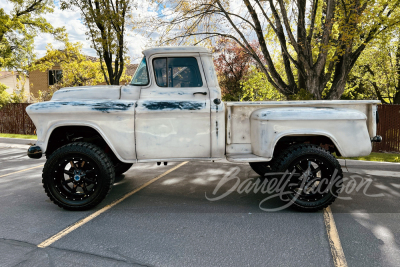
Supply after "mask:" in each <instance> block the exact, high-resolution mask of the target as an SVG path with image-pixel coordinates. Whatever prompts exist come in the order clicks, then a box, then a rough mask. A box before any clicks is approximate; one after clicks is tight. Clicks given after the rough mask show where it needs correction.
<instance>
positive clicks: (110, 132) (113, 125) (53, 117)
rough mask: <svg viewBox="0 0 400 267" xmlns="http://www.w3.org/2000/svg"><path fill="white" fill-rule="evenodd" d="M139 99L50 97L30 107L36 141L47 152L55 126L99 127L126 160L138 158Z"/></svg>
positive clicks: (110, 145)
mask: <svg viewBox="0 0 400 267" xmlns="http://www.w3.org/2000/svg"><path fill="white" fill-rule="evenodd" d="M135 102H136V101H123V100H119V101H104V100H100V101H68V102H67V101H65V102H61V101H59V102H58V101H49V102H41V103H36V104H33V105H30V106H28V107H27V109H26V111H27V113H28V114H29V116H30V117H31V119H32V121H33V123H34V124H35V126H36V129H37V131H36V132H37V137H38V140H37V142H36V145H37V146H39V147H40V148H41V150H42V151H43V152H46V149H47V146H48V142H49V139H50V136H51V133H52V132H53V130H55V129H56V128H58V127H61V126H88V127H91V128H93V129H94V130H96V131H97V132H98V133H99V134H100V135H101V136H102V138H103V139H104V141H105V142H106V143H107V144H108V146H109V147H110V148H111V150H112V151H113V152H114V154H115V155H116V156H117V158H118V159H119V160H121V161H122V162H135V161H136V151H135V128H134V127H135V123H134V120H135Z"/></svg>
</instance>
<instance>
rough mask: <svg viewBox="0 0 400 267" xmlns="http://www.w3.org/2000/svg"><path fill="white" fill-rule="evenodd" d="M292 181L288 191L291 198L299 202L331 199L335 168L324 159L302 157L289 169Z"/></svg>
mask: <svg viewBox="0 0 400 267" xmlns="http://www.w3.org/2000/svg"><path fill="white" fill-rule="evenodd" d="M288 171H289V177H290V181H289V183H288V186H287V189H288V190H289V191H290V192H291V193H290V194H289V196H290V198H291V199H293V198H296V199H297V200H298V201H304V202H314V201H319V200H322V199H324V198H326V197H329V192H330V191H331V190H332V182H333V181H334V174H335V167H334V165H333V164H332V163H331V162H329V161H328V160H326V159H324V158H319V157H307V156H306V157H302V158H299V159H297V160H295V161H293V162H292V163H291V164H290V165H289V167H288Z"/></svg>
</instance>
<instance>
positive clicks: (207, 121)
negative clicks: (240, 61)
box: [26, 47, 381, 211]
mask: <svg viewBox="0 0 400 267" xmlns="http://www.w3.org/2000/svg"><path fill="white" fill-rule="evenodd" d="M143 54H144V57H143V59H142V61H141V63H140V64H139V66H138V68H137V70H136V72H135V74H134V77H133V79H132V81H131V83H130V84H128V85H124V86H103V85H102V86H90V87H89V86H88V87H85V86H83V87H73V88H63V89H61V90H59V91H57V92H55V93H54V95H53V97H52V99H51V101H47V102H40V103H36V104H32V105H30V106H28V107H27V109H26V111H27V113H28V114H29V116H30V117H31V119H32V121H33V122H34V124H35V126H36V128H37V142H36V144H35V145H33V146H31V147H30V148H29V150H28V156H29V157H31V158H40V157H41V156H42V154H45V155H46V157H47V161H46V164H45V166H44V168H43V180H42V182H43V187H44V189H45V192H46V193H47V195H48V197H49V198H50V199H51V200H52V201H53V202H54V203H55V204H57V205H58V206H60V207H62V208H65V209H69V210H85V209H90V208H92V207H94V206H96V205H97V204H99V203H100V202H101V201H102V200H103V199H104V198H105V197H106V196H107V194H108V193H109V192H110V190H111V188H112V186H113V183H114V178H115V176H116V175H121V174H122V173H124V172H126V171H127V170H128V169H129V168H130V167H131V166H132V164H134V163H142V162H157V164H158V165H160V164H161V162H164V164H166V163H167V162H179V161H210V162H214V161H223V160H228V161H230V162H234V163H249V164H250V166H251V168H252V169H253V170H254V171H255V172H257V173H258V174H259V175H261V176H264V175H266V174H269V173H281V174H282V173H285V172H287V174H289V175H286V176H282V177H283V178H282V179H290V183H287V184H288V186H287V188H286V189H287V190H289V192H290V194H288V196H289V197H288V199H287V201H293V205H294V206H295V207H297V208H299V209H301V210H308V211H312V210H318V209H321V208H324V207H327V206H328V205H330V204H331V203H332V202H333V201H334V200H335V198H336V197H337V192H340V188H341V183H340V182H341V178H342V170H341V166H340V164H339V163H338V161H337V160H336V158H335V157H334V156H333V155H332V153H336V155H339V156H343V157H357V156H366V155H368V154H370V152H371V149H372V144H371V142H374V141H375V142H379V141H381V137H380V136H377V135H376V125H377V121H378V114H377V104H378V103H379V101H375V100H366V101H347V100H345V101H343V100H335V101H333V100H332V101H319V100H316V101H263V102H225V103H224V102H223V101H221V90H220V88H219V86H218V80H217V75H216V72H215V69H214V65H213V60H212V54H211V52H210V51H209V50H207V49H205V48H201V47H160V48H151V49H147V50H144V51H143ZM285 177H286V178H285ZM324 179H325V180H324ZM338 181H339V182H338ZM315 187H318V188H319V189H320V190H312V189H315Z"/></svg>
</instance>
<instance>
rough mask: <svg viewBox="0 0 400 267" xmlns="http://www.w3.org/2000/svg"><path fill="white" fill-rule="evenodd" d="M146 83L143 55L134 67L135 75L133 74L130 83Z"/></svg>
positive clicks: (146, 76) (147, 79)
mask: <svg viewBox="0 0 400 267" xmlns="http://www.w3.org/2000/svg"><path fill="white" fill-rule="evenodd" d="M148 83H149V75H148V73H147V64H146V58H145V57H143V59H142V61H141V62H140V64H139V67H138V68H137V69H136V72H135V75H133V79H132V81H131V85H147V84H148Z"/></svg>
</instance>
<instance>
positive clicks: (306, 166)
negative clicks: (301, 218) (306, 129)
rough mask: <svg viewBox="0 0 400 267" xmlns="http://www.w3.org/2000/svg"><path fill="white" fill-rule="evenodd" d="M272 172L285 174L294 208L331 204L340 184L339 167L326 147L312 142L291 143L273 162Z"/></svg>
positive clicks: (313, 209)
mask: <svg viewBox="0 0 400 267" xmlns="http://www.w3.org/2000/svg"><path fill="white" fill-rule="evenodd" d="M272 170H273V172H280V173H284V172H285V171H288V172H289V174H288V175H287V176H286V177H288V178H289V179H290V180H286V181H285V182H286V183H285V185H286V187H285V192H287V195H286V196H287V197H288V199H287V200H288V201H292V202H293V205H292V206H293V207H295V208H297V209H299V210H303V211H316V210H319V209H322V208H326V207H328V206H329V205H330V204H332V203H333V202H334V201H335V199H336V197H337V195H338V194H339V192H340V190H341V187H342V177H343V173H342V168H341V166H340V164H339V162H338V161H337V159H336V158H335V157H334V156H332V154H331V153H329V152H328V151H326V150H325V149H323V148H321V147H319V146H316V145H311V144H299V145H294V146H292V147H290V148H288V149H287V150H285V151H284V152H282V153H281V154H280V155H279V156H278V157H277V158H276V160H275V161H274V164H273V166H272Z"/></svg>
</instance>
